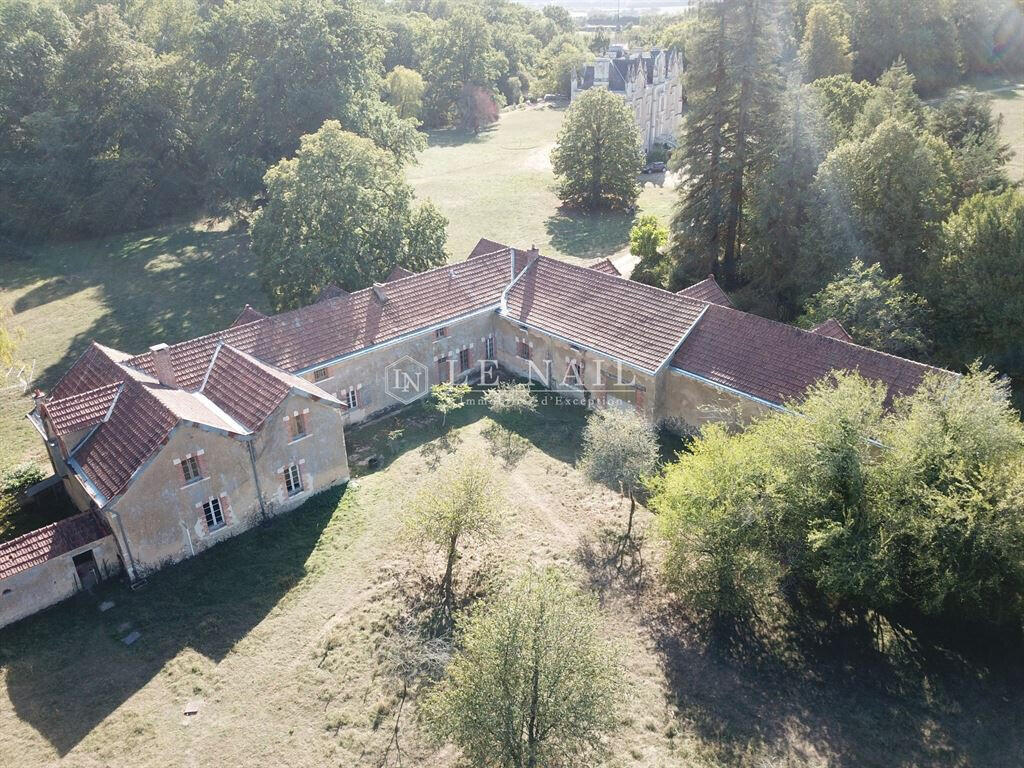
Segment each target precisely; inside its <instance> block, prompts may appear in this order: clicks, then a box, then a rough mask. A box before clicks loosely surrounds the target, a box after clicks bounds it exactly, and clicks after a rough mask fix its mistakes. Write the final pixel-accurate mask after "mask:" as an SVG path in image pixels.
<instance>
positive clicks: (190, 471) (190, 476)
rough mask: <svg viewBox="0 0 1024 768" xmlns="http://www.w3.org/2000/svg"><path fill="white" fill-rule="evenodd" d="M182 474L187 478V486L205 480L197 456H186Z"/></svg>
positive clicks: (183, 461)
mask: <svg viewBox="0 0 1024 768" xmlns="http://www.w3.org/2000/svg"><path fill="white" fill-rule="evenodd" d="M181 474H182V475H184V477H185V485H188V484H189V483H194V482H195V481H196V480H202V479H203V473H202V471H201V470H200V469H199V459H198V458H197V457H195V456H186V457H185V458H184V459H182V460H181Z"/></svg>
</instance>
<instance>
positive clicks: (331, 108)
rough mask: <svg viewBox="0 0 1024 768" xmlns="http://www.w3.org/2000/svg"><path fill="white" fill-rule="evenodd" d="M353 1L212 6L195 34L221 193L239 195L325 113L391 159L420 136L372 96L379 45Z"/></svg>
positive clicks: (376, 30)
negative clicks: (382, 149) (367, 139)
mask: <svg viewBox="0 0 1024 768" xmlns="http://www.w3.org/2000/svg"><path fill="white" fill-rule="evenodd" d="M376 18H377V17H376V16H375V14H373V13H372V12H371V11H370V10H369V9H368V8H367V7H366V5H365V4H364V3H363V2H362V0H294V1H292V0H288V1H285V0H240V2H230V3H225V4H223V5H216V6H214V7H213V8H212V9H211V11H210V18H209V21H208V22H207V23H206V24H204V25H203V26H202V28H201V29H202V32H201V34H200V35H199V37H198V40H197V41H196V43H195V58H196V63H197V68H198V75H199V77H198V82H197V85H196V99H197V101H198V103H199V105H200V107H201V113H200V114H201V115H202V118H203V151H204V154H205V156H206V159H207V162H208V163H209V165H210V166H211V170H212V181H213V183H215V184H216V185H217V186H218V187H219V188H220V190H221V191H222V194H226V195H228V196H235V197H247V196H250V195H253V194H255V193H256V192H258V191H259V189H260V181H261V179H262V178H263V174H264V173H265V172H266V169H267V168H268V167H269V166H271V165H273V164H274V163H276V162H277V161H278V160H280V159H281V158H282V157H288V156H290V155H292V154H294V152H295V150H296V149H297V148H298V146H299V138H300V137H301V136H303V135H305V134H309V133H313V132H314V131H316V130H317V129H318V128H319V127H320V125H321V124H322V123H323V122H324V121H325V120H328V119H333V120H338V121H339V122H340V123H341V124H342V126H344V128H345V129H346V130H348V131H352V132H354V133H357V134H359V135H361V136H367V137H370V138H372V139H373V140H374V141H375V142H376V143H377V144H378V145H380V146H381V147H384V148H386V149H388V150H389V151H391V152H392V153H393V154H394V155H395V156H396V157H397V158H399V159H401V160H403V161H404V160H408V159H411V158H412V156H413V154H414V153H415V152H416V151H417V150H418V149H419V148H420V147H421V146H422V138H421V137H420V135H419V134H418V133H417V132H416V130H415V126H414V124H413V122H412V121H411V120H401V119H399V117H398V115H397V114H396V113H395V111H394V110H393V109H392V108H391V107H390V106H388V105H386V104H384V103H383V102H382V101H381V100H380V97H379V93H380V91H381V75H380V74H379V73H380V70H381V58H382V54H383V50H384V45H383V33H382V30H381V28H380V25H379V23H378V22H377V20H376Z"/></svg>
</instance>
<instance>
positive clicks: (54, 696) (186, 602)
mask: <svg viewBox="0 0 1024 768" xmlns="http://www.w3.org/2000/svg"><path fill="white" fill-rule="evenodd" d="M343 495H344V490H343V489H341V488H336V489H331V490H328V491H324V492H323V493H321V494H319V495H317V496H315V497H314V498H312V499H310V500H309V501H308V502H306V504H304V505H303V506H302V507H300V508H299V509H296V510H294V511H292V512H289V513H287V514H284V515H282V516H280V517H278V518H275V519H273V520H271V521H269V522H268V523H266V524H264V525H261V526H259V527H257V528H255V529H253V530H251V531H247V532H246V533H243V534H241V535H239V536H237V537H235V538H232V539H229V540H227V541H224V542H223V543H221V544H218V545H217V546H215V547H213V548H211V549H210V550H207V551H205V552H203V553H201V554H199V555H198V556H197V557H195V558H193V559H190V560H187V561H185V562H182V563H179V564H177V565H175V566H172V567H169V568H167V569H165V570H163V571H160V572H159V573H157V574H155V575H154V576H152V577H151V578H150V579H149V580H148V582H147V583H146V584H145V585H144V586H143V587H141V588H140V589H137V590H134V591H133V590H131V589H129V588H128V587H127V586H126V585H125V584H123V583H108V584H106V585H103V586H102V587H101V588H99V589H98V590H96V592H95V594H94V595H88V594H80V595H78V596H77V597H76V598H74V599H72V600H71V601H68V602H66V603H63V604H61V605H59V606H55V607H54V608H52V609H50V610H48V611H45V612H44V613H41V614H38V615H37V616H34V617H32V618H29V619H26V620H24V621H22V622H19V623H17V624H15V625H13V626H11V627H9V628H7V629H5V630H3V631H2V632H0V665H2V666H3V667H4V668H5V669H6V682H7V694H8V696H9V698H10V700H11V702H12V703H13V705H14V710H15V712H16V713H17V715H18V717H19V718H21V719H22V720H24V721H25V722H27V723H29V724H30V725H31V726H32V727H34V728H35V729H36V730H38V731H39V732H40V734H42V735H43V736H44V737H45V738H46V739H47V740H48V741H49V742H50V743H51V744H52V745H53V746H54V748H55V749H56V750H57V751H58V752H59V753H60V754H61V755H62V756H63V755H65V754H67V753H68V752H69V751H70V750H71V749H72V748H73V747H74V746H75V745H76V744H78V743H79V742H80V741H81V740H82V739H83V738H84V737H85V736H87V735H88V734H89V732H90V731H92V730H93V728H95V727H96V725H98V724H99V723H100V722H102V721H103V720H104V719H105V718H106V717H107V716H108V715H110V713H112V712H113V711H114V710H116V709H117V708H118V707H120V706H121V705H122V704H123V703H124V702H125V701H127V700H128V699H129V698H130V697H131V696H132V695H133V694H135V692H136V691H138V690H139V689H140V688H142V687H143V686H145V685H146V684H147V683H148V682H149V681H150V680H152V679H153V678H154V677H155V676H156V675H157V674H158V673H159V672H160V670H161V669H163V668H164V667H165V666H166V664H167V662H168V661H170V660H171V659H173V658H175V657H176V656H177V655H178V654H179V653H180V652H181V651H182V650H183V649H185V648H191V649H193V650H195V651H196V652H198V653H200V654H202V655H203V656H205V657H207V658H208V659H211V660H213V661H215V662H219V661H220V660H222V659H223V658H224V657H225V656H226V655H227V654H228V652H229V651H230V650H231V649H232V648H233V647H234V646H235V645H236V644H237V643H238V642H239V641H240V640H241V639H242V638H243V637H245V635H246V634H248V633H249V632H250V631H251V630H252V629H253V627H255V626H256V625H257V624H259V623H260V622H261V621H262V620H263V619H264V618H265V617H266V616H267V615H268V614H269V613H270V611H271V610H272V609H273V608H274V607H275V606H276V605H277V604H278V603H279V601H280V600H281V599H282V598H283V597H285V596H286V595H287V594H288V593H289V591H290V590H292V589H293V588H294V587H295V586H296V585H298V584H299V583H300V582H301V581H302V580H303V579H304V578H306V577H307V576H310V575H311V571H312V570H313V569H315V568H316V567H317V566H316V563H315V562H314V561H313V559H312V558H311V557H310V556H311V553H313V551H314V549H317V548H320V547H324V546H327V544H328V543H331V542H335V541H337V542H338V543H339V546H341V545H344V546H347V545H348V543H349V542H350V541H351V540H352V539H353V538H354V534H355V532H356V531H357V530H358V526H359V520H358V519H357V518H356V516H355V515H354V514H353V513H352V512H350V511H345V512H342V511H340V510H339V506H340V504H341V502H342V497H343ZM336 510H337V511H338V514H337V515H335V512H336ZM332 517H333V518H334V519H333V520H332ZM102 600H111V601H113V602H114V607H113V608H111V609H110V610H108V611H106V612H104V613H100V612H99V611H98V608H97V604H98V603H99V602H100V601H102ZM133 630H135V631H138V632H139V633H141V637H140V638H139V639H138V640H137V641H136V642H135V643H134V644H133V645H130V646H126V645H124V644H123V643H122V642H121V638H123V637H124V636H125V635H127V634H128V632H130V631H133ZM181 703H182V704H184V703H185V702H184V701H183V702H181Z"/></svg>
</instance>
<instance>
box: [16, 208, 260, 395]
mask: <svg viewBox="0 0 1024 768" xmlns="http://www.w3.org/2000/svg"><path fill="white" fill-rule="evenodd" d="M254 269H255V265H254V263H253V261H252V257H251V255H250V253H249V246H248V237H247V236H246V235H244V234H239V233H236V232H221V231H204V230H201V229H197V228H194V227H192V226H191V225H183V224H180V223H178V224H171V225H166V226H163V227H159V228H156V229H153V230H147V231H144V232H134V233H130V234H127V235H119V236H116V237H109V238H101V239H95V240H88V241H83V242H81V243H61V244H51V245H47V246H40V247H38V248H37V249H36V250H35V251H34V253H33V256H32V258H31V259H30V260H29V261H27V262H19V263H18V264H15V265H12V268H11V269H9V270H8V269H3V270H0V272H3V276H2V278H0V288H3V289H6V290H17V289H19V288H21V287H24V286H26V285H31V284H33V283H38V285H35V287H33V288H31V289H30V290H28V291H27V292H26V293H24V294H22V295H21V296H19V297H18V299H17V300H16V301H15V302H14V306H13V310H14V313H15V316H14V322H15V324H20V325H23V326H25V331H26V333H27V339H26V341H25V343H24V345H23V349H22V355H23V356H25V357H27V358H30V359H31V358H34V357H35V354H34V352H33V344H38V343H39V340H37V339H35V338H34V337H33V329H32V327H31V321H27V322H26V321H24V320H19V317H18V316H19V314H22V313H25V312H29V311H31V310H34V309H39V308H43V309H45V308H46V307H47V305H49V304H52V303H53V302H56V301H59V300H62V299H67V298H69V297H72V296H74V295H75V294H77V293H80V292H82V291H85V290H89V289H99V296H98V299H97V300H96V305H97V310H98V312H97V316H96V317H95V318H94V319H92V322H91V325H89V327H87V328H85V329H83V330H82V331H81V332H80V333H78V334H76V335H75V336H74V337H73V338H72V339H71V340H70V343H69V345H68V348H67V351H66V352H65V354H64V355H63V356H62V357H61V358H60V359H59V360H57V361H56V362H54V363H53V364H51V365H49V366H48V367H47V368H45V369H44V370H38V369H37V371H36V373H37V376H38V384H39V385H40V386H42V387H44V388H46V387H48V386H50V385H52V384H53V382H54V381H56V380H57V378H59V377H60V376H61V375H62V374H63V373H64V372H65V371H66V370H67V368H68V367H69V366H70V365H71V364H72V363H73V362H74V361H75V360H77V359H78V357H79V356H80V355H81V354H82V353H83V352H84V351H85V350H86V348H87V347H88V345H89V343H90V342H91V341H93V340H95V341H98V342H99V343H101V344H106V345H108V346H111V347H114V348H115V349H120V350H122V351H124V352H129V353H137V352H141V351H144V350H145V349H146V348H147V347H148V346H149V345H150V344H153V343H155V342H157V341H164V342H167V343H174V342H177V341H183V340H185V339H188V338H192V337H195V336H201V335H203V334H206V333H210V332H212V331H214V330H219V329H221V328H224V327H226V326H227V325H228V324H229V323H230V322H231V321H232V320H233V319H234V318H235V316H236V315H237V314H238V313H239V312H240V311H241V309H242V306H244V304H246V303H250V304H253V305H254V306H258V307H260V306H263V299H264V297H263V294H262V291H260V289H259V286H258V285H257V283H256V280H255V277H254Z"/></svg>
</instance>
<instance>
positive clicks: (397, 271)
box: [384, 265, 416, 283]
mask: <svg viewBox="0 0 1024 768" xmlns="http://www.w3.org/2000/svg"><path fill="white" fill-rule="evenodd" d="M415 274H416V273H415V272H412V271H410V270H408V269H406V268H405V267H399V266H398V265H395V268H394V269H392V270H391V272H390V273H388V276H387V277H386V278H384V282H385V283H390V282H391V281H392V280H401V279H402V278H403V277H412V276H413V275H415Z"/></svg>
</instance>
